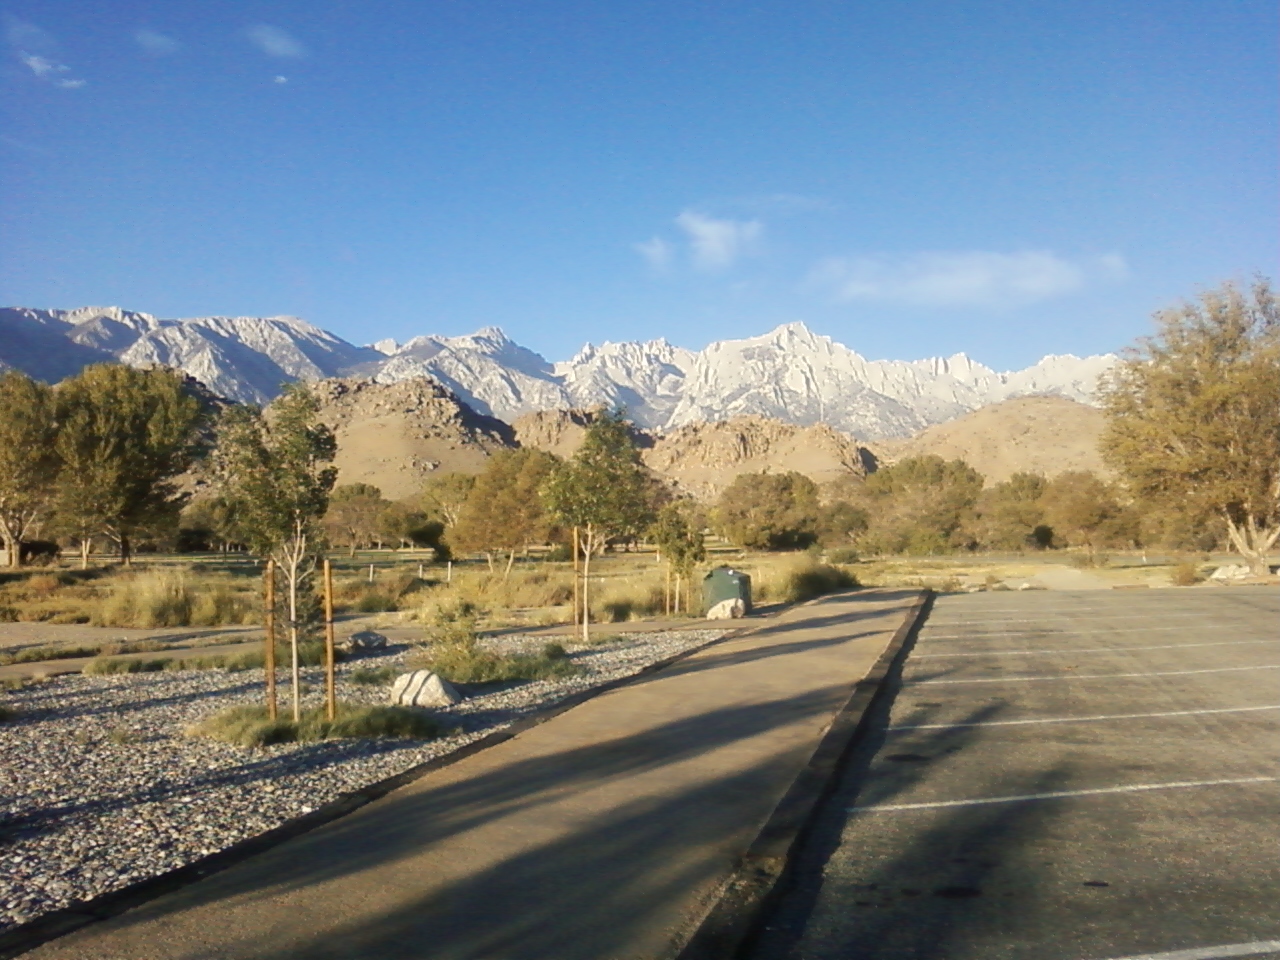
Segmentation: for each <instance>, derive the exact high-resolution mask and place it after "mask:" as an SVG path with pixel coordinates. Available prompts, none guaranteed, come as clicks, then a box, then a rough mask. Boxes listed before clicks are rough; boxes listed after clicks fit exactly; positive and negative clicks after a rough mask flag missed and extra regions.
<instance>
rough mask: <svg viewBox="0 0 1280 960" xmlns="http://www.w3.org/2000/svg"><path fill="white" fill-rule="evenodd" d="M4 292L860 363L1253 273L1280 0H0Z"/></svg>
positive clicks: (1111, 344) (1118, 328) (1047, 333)
mask: <svg viewBox="0 0 1280 960" xmlns="http://www.w3.org/2000/svg"><path fill="white" fill-rule="evenodd" d="M0 17H2V18H3V27H4V30H5V42H6V46H5V48H4V60H3V64H2V65H0V98H2V108H0V109H2V112H0V164H2V166H0V191H2V192H0V205H2V206H0V213H2V215H3V222H2V223H0V303H4V304H10V305H13V304H21V305H25V306H40V307H71V306H79V305H85V304H118V305H120V306H124V307H127V308H130V309H135V310H144V311H147V312H150V313H154V314H157V315H160V316H197V315H207V314H215V313H221V314H236V315H267V314H278V313H288V314H296V315H299V316H303V317H305V318H307V319H308V320H311V321H312V322H314V323H316V324H318V325H320V326H323V327H325V328H327V329H330V330H332V331H334V332H335V333H337V334H339V335H340V336H343V337H345V338H347V339H349V340H352V341H354V342H357V343H365V342H369V341H372V340H374V339H378V338H381V337H396V338H398V339H401V340H403V339H406V338H408V337H410V336H413V335H415V334H419V333H429V332H430V333H445V334H458V333H466V332H470V331H472V330H474V329H476V328H478V327H481V326H485V325H490V324H495V325H498V326H501V327H503V328H504V329H505V330H506V331H507V332H508V334H510V335H511V336H512V337H513V338H514V339H516V340H518V341H520V342H521V343H524V344H525V345H527V346H529V347H532V348H533V349H536V350H538V351H540V352H542V353H544V354H545V355H547V356H548V357H549V358H551V359H562V358H565V357H567V356H568V355H569V354H571V353H572V352H573V351H575V350H576V349H577V348H578V347H579V346H580V345H581V343H583V342H584V341H587V340H591V341H595V342H599V341H601V340H605V339H610V340H630V339H648V338H654V337H659V336H665V337H667V338H668V339H669V340H671V341H673V342H675V343H678V344H680V345H683V346H687V347H692V348H698V347H701V346H703V345H705V344H706V343H707V342H709V341H711V340H715V339H722V338H725V337H733V336H749V335H754V334H758V333H762V332H764V331H766V330H768V329H770V328H772V327H773V326H775V325H777V324H779V323H784V322H789V321H793V320H802V321H804V322H806V323H808V324H809V325H810V326H811V327H812V328H813V329H815V330H816V331H818V332H820V333H825V334H828V335H830V336H833V337H835V338H836V339H838V340H840V341H842V342H844V343H847V344H848V345H849V346H851V347H853V348H854V349H856V350H858V351H860V352H862V353H864V354H866V355H868V356H870V357H874V358H881V357H889V358H897V359H913V358H916V357H921V356H928V355H936V354H950V353H954V352H958V351H965V352H968V353H969V354H970V355H971V356H973V357H975V358H976V359H979V360H982V361H984V362H986V363H989V364H991V365H993V366H996V367H999V368H1013V367H1020V366H1024V365H1026V364H1028V363H1031V362H1034V360H1036V359H1038V358H1039V357H1040V356H1041V355H1043V354H1046V353H1067V352H1074V353H1077V354H1081V353H1094V352H1102V351H1106V350H1111V349H1115V348H1117V347H1120V346H1122V345H1124V344H1125V343H1127V342H1129V341H1130V340H1132V339H1133V338H1134V337H1135V336H1138V335H1141V334H1143V333H1145V332H1146V331H1147V330H1148V329H1149V316H1150V314H1151V312H1152V311H1153V310H1155V309H1158V308H1160V307H1162V306H1166V305H1169V304H1171V303H1173V302H1176V301H1177V300H1179V299H1180V298H1183V297H1187V296H1192V295H1194V294H1195V292H1196V291H1197V290H1198V289H1201V288H1204V287H1208V286H1213V285H1216V284H1217V283H1219V282H1220V281H1222V280H1224V279H1227V278H1231V277H1236V278H1244V279H1247V278H1248V277H1249V276H1250V275H1252V274H1254V273H1256V272H1262V273H1265V274H1268V275H1272V276H1274V275H1275V274H1276V270H1275V265H1276V263H1277V259H1278V253H1280V249H1278V248H1280V237H1278V235H1277V229H1276V225H1277V224H1276V213H1277V199H1278V198H1280V191H1278V190H1277V178H1278V174H1277V171H1278V170H1280V156H1277V153H1278V149H1277V144H1278V143H1280V138H1278V137H1277V133H1278V132H1280V131H1278V130H1277V126H1278V125H1277V116H1278V111H1277V107H1278V106H1280V104H1277V99H1278V97H1277V92H1278V91H1280V84H1278V83H1277V79H1278V77H1277V73H1278V71H1277V47H1276V43H1275V38H1276V35H1277V27H1278V26H1280V16H1278V15H1277V10H1276V5H1275V4H1274V2H1272V0H1204V2H1179V0H1159V2H1141V0H1128V2H1124V0H1122V2H1116V0H1107V2H1094V0H1061V2H1059V0H1053V2H1048V0H1040V2H1037V0H1024V2H1020V3H1017V4H1012V3H1008V2H1004V0H992V2H965V0H915V2H913V0H900V2H893V0H874V2H872V0H864V2H845V3H840V2H795V0H792V2H765V3H753V4H746V3H691V2H688V0H681V2H656V0H655V2H626V0H616V2H608V3H605V2H596V3H568V2H565V3H556V2H541V3H530V2H527V0H526V2H515V0H513V2H506V3H503V2H485V0H476V2H458V0H454V2H450V0H432V2H427V0H412V2H367V3H350V2H326V0H307V2H278V0H258V2H239V0H218V2H216V3H215V2H206V3H190V2H188V3H184V2H179V0H166V2H132V0H113V2H112V3H110V4H103V3H101V2H69V0H67V2H60V0H41V2H27V0H12V2H5V0H0Z"/></svg>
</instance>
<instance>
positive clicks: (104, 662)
mask: <svg viewBox="0 0 1280 960" xmlns="http://www.w3.org/2000/svg"><path fill="white" fill-rule="evenodd" d="M176 662H178V661H176V660H174V659H173V657H161V658H158V659H155V660H142V659H136V660H126V659H125V658H124V657H94V658H93V659H92V660H90V661H89V662H88V663H86V664H85V665H84V667H83V668H82V669H81V670H80V672H81V673H83V674H84V675H85V676H89V677H101V676H108V675H110V674H115V673H155V672H156V671H159V670H168V669H171V667H170V664H173V663H176Z"/></svg>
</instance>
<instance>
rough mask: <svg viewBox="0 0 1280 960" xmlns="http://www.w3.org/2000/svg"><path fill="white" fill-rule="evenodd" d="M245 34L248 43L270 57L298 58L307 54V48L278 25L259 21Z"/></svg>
mask: <svg viewBox="0 0 1280 960" xmlns="http://www.w3.org/2000/svg"><path fill="white" fill-rule="evenodd" d="M246 35H247V36H248V37H249V42H250V43H252V44H253V45H254V46H256V47H257V48H258V49H259V50H261V51H262V52H263V53H265V54H267V55H268V56H271V57H282V58H284V59H287V60H298V59H300V58H302V57H305V56H306V55H307V48H306V47H304V46H303V45H302V43H301V42H300V41H298V40H296V39H294V38H293V37H291V36H290V35H289V34H287V33H285V32H284V31H283V30H281V29H280V28H279V27H272V26H269V25H268V24H265V23H260V24H258V25H257V26H256V27H250V28H249V30H248V31H247V34H246Z"/></svg>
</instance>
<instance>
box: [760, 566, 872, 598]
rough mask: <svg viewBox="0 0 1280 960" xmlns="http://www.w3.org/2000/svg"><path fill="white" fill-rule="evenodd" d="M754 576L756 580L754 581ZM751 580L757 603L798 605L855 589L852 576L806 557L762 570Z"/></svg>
mask: <svg viewBox="0 0 1280 960" xmlns="http://www.w3.org/2000/svg"><path fill="white" fill-rule="evenodd" d="M757 576H758V579H757ZM757 576H753V577H752V584H751V585H752V592H753V594H754V598H755V600H756V601H758V602H765V601H773V600H776V601H780V602H782V603H802V602H804V601H805V600H812V599H813V598H814V597H820V596H822V595H823V594H827V593H834V592H836V591H838V590H849V589H851V588H853V587H856V586H858V580H857V578H856V577H854V576H853V574H851V573H849V572H848V571H847V570H844V569H842V568H840V567H837V566H833V565H831V564H828V563H819V562H817V561H816V560H814V559H813V558H812V557H810V556H808V555H803V556H800V557H796V558H794V559H792V560H791V561H790V562H788V563H785V564H782V565H775V566H771V567H768V568H766V569H765V570H764V571H762V573H761V574H759V575H757Z"/></svg>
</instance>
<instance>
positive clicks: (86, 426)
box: [54, 363, 207, 563]
mask: <svg viewBox="0 0 1280 960" xmlns="http://www.w3.org/2000/svg"><path fill="white" fill-rule="evenodd" d="M54 399H55V407H56V411H57V414H56V415H57V423H58V430H57V440H56V442H55V447H56V452H57V455H58V459H59V460H60V462H61V467H60V470H59V473H58V483H57V495H56V496H57V504H58V512H59V514H61V516H62V518H63V521H64V523H65V524H66V525H68V526H70V527H74V528H78V529H80V530H81V531H82V542H83V541H84V539H86V537H85V535H87V536H92V532H93V531H94V530H95V528H97V530H100V531H101V532H103V533H105V534H106V535H107V536H108V537H110V538H111V539H112V540H114V541H116V543H117V544H118V545H119V547H120V559H121V561H122V562H124V563H129V562H130V559H131V556H132V550H131V542H132V538H133V537H134V536H135V534H136V533H137V532H138V531H140V530H142V529H145V528H148V527H156V526H161V525H167V524H172V523H176V521H177V516H178V511H179V509H180V508H181V505H182V504H181V500H180V498H179V497H178V489H177V486H176V484H175V483H174V482H173V481H174V478H175V477H177V475H178V474H180V473H182V472H183V471H184V470H186V469H187V468H188V467H189V466H190V465H191V463H192V461H193V460H194V459H195V457H196V456H197V455H198V453H199V452H200V429H201V426H202V423H203V421H204V419H205V417H206V416H207V410H206V409H205V407H204V404H203V403H202V402H201V400H200V399H199V398H198V397H197V396H196V395H195V392H194V390H193V389H192V388H191V387H190V385H189V384H188V383H187V382H186V380H185V378H184V377H182V376H181V375H180V374H178V373H176V372H174V371H172V370H168V369H164V368H154V369H150V370H135V369H134V368H132V367H126V366H123V365H119V364H106V363H103V364H94V365H93V366H89V367H85V369H84V370H82V371H81V372H80V373H79V374H77V375H76V376H74V377H71V378H70V379H68V380H64V381H63V382H62V383H61V384H59V385H58V387H57V388H56V389H55V391H54Z"/></svg>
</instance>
